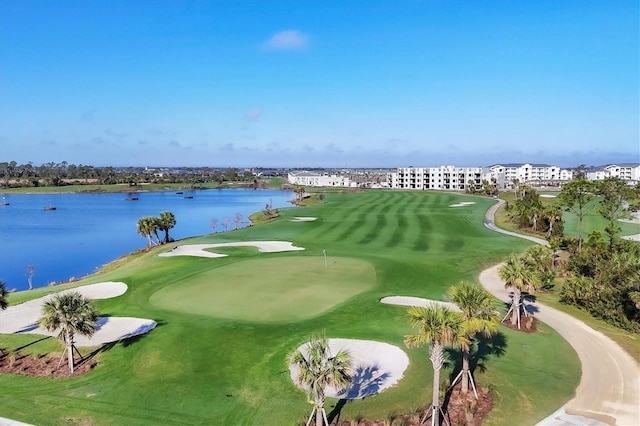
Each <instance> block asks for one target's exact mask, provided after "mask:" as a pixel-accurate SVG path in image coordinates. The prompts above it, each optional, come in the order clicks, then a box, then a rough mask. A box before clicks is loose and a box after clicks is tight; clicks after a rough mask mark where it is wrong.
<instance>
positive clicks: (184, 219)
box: [0, 189, 294, 290]
mask: <svg viewBox="0 0 640 426" xmlns="http://www.w3.org/2000/svg"><path fill="white" fill-rule="evenodd" d="M133 196H134V197H138V200H137V201H126V200H125V198H127V197H129V195H128V194H33V195H31V194H29V195H13V194H12V195H7V194H0V201H2V198H1V197H4V201H6V202H7V203H9V204H10V205H8V206H0V280H3V281H4V282H5V283H6V285H7V288H8V289H14V288H15V289H17V290H24V289H27V288H29V287H28V283H27V265H30V264H31V265H33V266H34V267H35V274H34V275H33V286H34V287H42V286H45V285H47V284H49V283H50V282H52V281H56V282H58V281H66V280H68V279H69V278H70V277H77V278H79V277H83V276H85V275H87V274H90V273H92V272H95V271H96V269H98V268H100V267H101V266H102V265H104V264H106V263H109V262H111V261H113V260H115V259H117V258H118V257H120V256H122V255H124V254H127V253H131V252H132V251H135V250H137V249H140V248H143V247H145V246H146V245H147V239H146V238H145V237H142V236H140V235H139V234H138V233H137V232H136V229H137V222H138V219H140V218H141V217H143V216H159V215H160V212H162V211H170V212H172V213H173V214H174V215H175V216H176V221H177V223H176V226H175V227H174V228H173V229H172V230H171V231H170V232H169V235H170V236H171V237H172V238H174V239H176V240H178V239H181V238H185V237H191V236H196V235H203V234H209V233H211V232H212V228H211V225H210V223H211V219H213V218H216V219H217V220H218V226H217V229H216V230H217V231H218V232H220V231H223V230H224V226H223V225H222V222H223V220H224V219H225V218H228V219H229V220H230V226H229V229H233V228H234V227H235V222H234V217H235V215H236V213H241V214H242V216H243V220H244V221H247V222H248V217H249V215H250V214H251V213H255V212H257V211H260V210H262V209H264V206H265V204H267V203H269V202H271V203H272V205H273V207H274V208H276V207H287V206H291V204H290V203H289V202H288V201H289V200H291V199H293V198H294V195H293V193H291V192H286V191H275V190H246V189H225V190H202V191H185V192H184V195H179V194H176V193H175V192H148V193H144V192H143V193H135V194H134V195H133ZM185 196H193V198H192V199H186V198H184V197H185ZM49 205H51V206H55V207H56V210H55V211H45V210H44V207H45V206H49ZM246 225H247V223H245V224H243V225H241V226H246ZM160 235H161V236H162V235H164V233H160Z"/></svg>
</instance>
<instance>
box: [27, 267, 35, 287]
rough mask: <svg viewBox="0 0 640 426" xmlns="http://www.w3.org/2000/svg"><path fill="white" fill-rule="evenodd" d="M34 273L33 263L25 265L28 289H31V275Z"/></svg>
mask: <svg viewBox="0 0 640 426" xmlns="http://www.w3.org/2000/svg"><path fill="white" fill-rule="evenodd" d="M35 273H36V267H35V266H33V265H27V282H28V283H29V290H33V281H32V278H33V275H34V274H35Z"/></svg>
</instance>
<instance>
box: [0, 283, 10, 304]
mask: <svg viewBox="0 0 640 426" xmlns="http://www.w3.org/2000/svg"><path fill="white" fill-rule="evenodd" d="M8 294H9V292H8V291H7V286H6V285H5V283H4V281H2V280H0V310H3V311H4V310H5V309H7V306H9V302H8V301H7V295H8Z"/></svg>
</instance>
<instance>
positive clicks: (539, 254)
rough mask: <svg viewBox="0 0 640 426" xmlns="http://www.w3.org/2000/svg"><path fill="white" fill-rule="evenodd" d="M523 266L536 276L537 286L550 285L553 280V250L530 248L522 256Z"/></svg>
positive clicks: (544, 247)
mask: <svg viewBox="0 0 640 426" xmlns="http://www.w3.org/2000/svg"><path fill="white" fill-rule="evenodd" d="M522 260H523V261H524V262H525V264H526V265H527V266H528V267H529V268H530V269H532V270H533V271H535V273H536V274H538V284H539V285H542V286H547V285H550V284H551V282H552V281H553V278H554V275H555V274H554V273H553V250H551V248H549V247H547V246H541V245H535V246H531V247H529V248H528V249H527V251H525V252H524V255H522Z"/></svg>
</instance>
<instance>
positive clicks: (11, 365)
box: [0, 351, 98, 379]
mask: <svg viewBox="0 0 640 426" xmlns="http://www.w3.org/2000/svg"><path fill="white" fill-rule="evenodd" d="M58 364H60V365H59V366H58ZM97 365H98V361H97V360H95V359H87V360H85V361H84V362H83V361H79V360H76V366H75V371H74V372H73V374H70V372H69V366H68V363H67V358H66V356H65V359H64V360H62V362H60V355H59V354H58V355H53V354H52V355H42V356H35V355H26V354H20V353H15V352H6V351H4V352H0V373H2V374H21V375H25V376H34V377H50V378H54V379H57V378H61V377H71V376H82V375H83V374H86V373H88V372H89V371H91V370H93V369H94V368H95V367H96V366H97Z"/></svg>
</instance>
